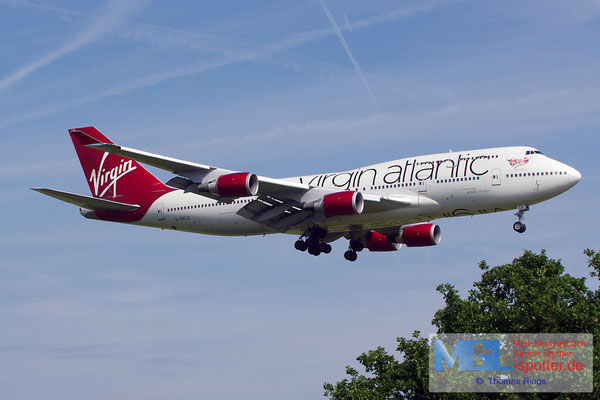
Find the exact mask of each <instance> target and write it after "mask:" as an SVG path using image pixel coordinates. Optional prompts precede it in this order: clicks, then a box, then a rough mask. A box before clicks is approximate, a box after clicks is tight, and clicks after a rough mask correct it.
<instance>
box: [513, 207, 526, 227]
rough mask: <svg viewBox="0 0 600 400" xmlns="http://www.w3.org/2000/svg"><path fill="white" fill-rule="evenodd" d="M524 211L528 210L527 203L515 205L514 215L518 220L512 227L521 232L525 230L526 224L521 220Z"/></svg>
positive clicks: (523, 216)
mask: <svg viewBox="0 0 600 400" xmlns="http://www.w3.org/2000/svg"><path fill="white" fill-rule="evenodd" d="M525 211H529V206H528V205H523V206H519V207H517V212H516V213H515V215H516V216H517V218H519V220H518V221H517V222H515V223H514V224H513V229H514V230H515V231H516V232H519V233H523V232H525V229H527V226H525V223H524V222H523V219H525Z"/></svg>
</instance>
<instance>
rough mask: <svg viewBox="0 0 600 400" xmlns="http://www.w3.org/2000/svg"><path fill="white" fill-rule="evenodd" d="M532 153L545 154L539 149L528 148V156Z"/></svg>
mask: <svg viewBox="0 0 600 400" xmlns="http://www.w3.org/2000/svg"><path fill="white" fill-rule="evenodd" d="M531 154H544V153H542V152H541V151H539V150H527V152H526V153H525V155H526V156H528V155H531Z"/></svg>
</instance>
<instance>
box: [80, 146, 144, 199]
mask: <svg viewBox="0 0 600 400" xmlns="http://www.w3.org/2000/svg"><path fill="white" fill-rule="evenodd" d="M106 157H108V153H104V155H103V156H102V160H101V161H100V166H99V167H98V170H95V169H93V170H92V173H91V174H90V182H91V183H92V184H93V186H94V196H96V197H104V195H105V194H106V192H108V190H109V189H111V188H112V190H113V193H112V194H113V197H116V196H117V181H118V180H119V179H121V178H122V177H124V176H125V175H127V174H128V173H130V172H131V171H135V169H136V167H134V166H133V162H132V161H131V160H127V161H125V160H124V159H121V163H120V164H119V165H118V166H116V167H114V168H111V169H109V170H106V169H105V168H104V161H106ZM100 191H101V192H100ZM98 192H100V193H98Z"/></svg>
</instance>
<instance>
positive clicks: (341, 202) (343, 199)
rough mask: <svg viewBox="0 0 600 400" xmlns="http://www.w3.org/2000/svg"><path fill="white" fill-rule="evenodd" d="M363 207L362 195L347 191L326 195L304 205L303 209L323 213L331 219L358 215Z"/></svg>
mask: <svg viewBox="0 0 600 400" xmlns="http://www.w3.org/2000/svg"><path fill="white" fill-rule="evenodd" d="M364 206H365V201H364V200H363V196H362V194H361V193H360V192H354V191H351V190H348V191H345V192H337V193H331V194H327V195H325V196H323V198H322V199H320V200H317V201H313V202H311V203H306V204H305V205H304V209H305V210H312V211H316V212H320V213H323V214H325V216H326V217H332V216H335V215H354V214H360V213H362V211H363V208H364Z"/></svg>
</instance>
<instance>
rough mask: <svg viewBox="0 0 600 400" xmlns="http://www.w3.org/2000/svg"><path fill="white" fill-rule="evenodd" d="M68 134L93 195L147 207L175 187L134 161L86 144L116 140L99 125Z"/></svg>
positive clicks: (71, 131) (74, 130)
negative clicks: (101, 131)
mask: <svg viewBox="0 0 600 400" xmlns="http://www.w3.org/2000/svg"><path fill="white" fill-rule="evenodd" d="M69 133H70V134H71V140H73V145H74V146H75V151H77V156H78V157H79V161H80V162H81V167H82V168H83V172H84V174H85V178H86V180H87V181H88V184H89V185H90V190H91V192H92V195H93V196H94V197H99V198H104V199H110V200H114V201H119V202H123V203H128V204H138V205H140V206H142V209H143V208H145V209H146V210H147V208H148V207H150V205H151V204H152V203H153V202H154V201H155V200H156V199H157V198H158V197H160V196H161V195H163V194H165V193H168V192H170V191H172V190H173V189H171V188H169V187H168V186H166V185H165V184H164V183H162V182H161V181H160V180H159V179H158V178H156V177H155V176H154V175H152V174H151V173H150V172H149V171H148V170H147V169H145V168H144V167H143V166H142V165H140V164H139V163H138V162H137V161H135V160H131V159H129V158H125V157H122V156H120V155H117V154H109V153H106V152H103V151H101V150H97V149H94V148H90V147H85V146H86V145H89V144H96V143H111V144H112V143H113V142H111V141H110V140H109V139H108V138H107V137H106V136H104V135H103V134H102V133H100V132H99V131H98V130H97V129H96V128H94V127H86V128H77V129H70V130H69ZM144 211H145V210H144Z"/></svg>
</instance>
